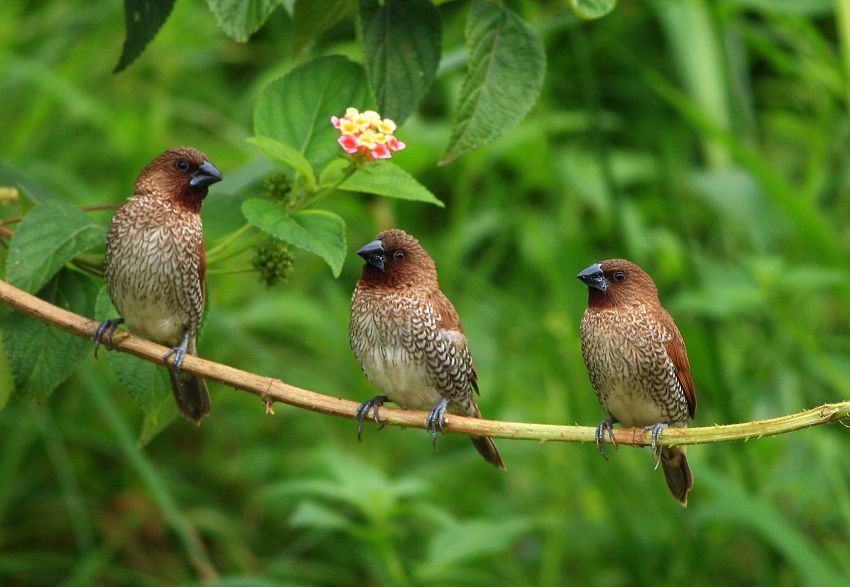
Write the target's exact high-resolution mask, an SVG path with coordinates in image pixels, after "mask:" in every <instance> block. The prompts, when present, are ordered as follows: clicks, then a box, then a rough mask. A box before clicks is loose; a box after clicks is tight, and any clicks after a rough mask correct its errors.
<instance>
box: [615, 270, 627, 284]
mask: <svg viewBox="0 0 850 587" xmlns="http://www.w3.org/2000/svg"><path fill="white" fill-rule="evenodd" d="M612 277H613V278H614V281H616V282H620V281H623V280H625V279H626V272H625V271H615V272H614V275H612Z"/></svg>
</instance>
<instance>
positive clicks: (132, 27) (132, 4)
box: [113, 0, 174, 73]
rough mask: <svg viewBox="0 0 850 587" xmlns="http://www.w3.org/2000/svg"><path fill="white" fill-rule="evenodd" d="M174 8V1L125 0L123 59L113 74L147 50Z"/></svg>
mask: <svg viewBox="0 0 850 587" xmlns="http://www.w3.org/2000/svg"><path fill="white" fill-rule="evenodd" d="M172 8H174V0H124V27H125V28H126V29H127V34H126V37H125V38H124V48H123V49H122V50H121V58H120V59H119V60H118V65H116V66H115V70H114V72H113V73H118V72H119V71H121V70H122V69H124V68H126V67H127V66H129V65H130V64H131V63H133V62H134V61H135V60H136V59H137V58H138V57H139V55H141V54H142V52H143V51H144V50H145V47H147V46H148V43H150V42H151V41H152V40H153V38H154V37H155V36H156V34H157V33H158V32H159V29H160V28H162V25H163V24H165V21H166V20H168V15H169V14H171V9H172Z"/></svg>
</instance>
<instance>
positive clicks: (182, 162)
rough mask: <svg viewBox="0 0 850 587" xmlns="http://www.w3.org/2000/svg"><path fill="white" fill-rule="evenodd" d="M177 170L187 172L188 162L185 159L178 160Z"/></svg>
mask: <svg viewBox="0 0 850 587" xmlns="http://www.w3.org/2000/svg"><path fill="white" fill-rule="evenodd" d="M176 165H177V169H179V170H180V171H189V162H188V161H186V160H185V159H179V160H178V161H177V163H176Z"/></svg>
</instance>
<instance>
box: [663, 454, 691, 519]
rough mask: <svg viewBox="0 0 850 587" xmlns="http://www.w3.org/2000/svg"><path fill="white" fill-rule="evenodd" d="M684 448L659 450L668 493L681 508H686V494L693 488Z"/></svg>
mask: <svg viewBox="0 0 850 587" xmlns="http://www.w3.org/2000/svg"><path fill="white" fill-rule="evenodd" d="M685 448H686V447H684V446H674V447H664V448H662V449H661V467H662V468H663V469H664V479H665V480H666V481H667V487H669V488H670V493H672V494H673V497H675V498H676V499H678V500H679V501H680V502H681V504H682V507H687V506H688V492H689V491H690V490H691V488H692V487H693V486H694V476H693V475H692V474H691V468H690V467H689V466H688V458H687V457H686V456H685V453H686V450H685Z"/></svg>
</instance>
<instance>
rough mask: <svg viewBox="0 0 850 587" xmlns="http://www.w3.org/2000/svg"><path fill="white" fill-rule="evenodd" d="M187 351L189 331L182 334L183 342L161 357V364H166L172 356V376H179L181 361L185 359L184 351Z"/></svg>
mask: <svg viewBox="0 0 850 587" xmlns="http://www.w3.org/2000/svg"><path fill="white" fill-rule="evenodd" d="M188 349H189V330H188V329H187V330H186V332H184V333H183V342H181V343H180V345H179V346H176V347H174V348H173V349H171V350H170V351H168V352H167V353H165V355H164V356H163V357H162V362H163V364H165V365H167V364H168V359H170V358H171V356H172V355H174V374H175V375H176V376H177V377H179V376H180V368H181V367H182V366H183V359H184V358H185V357H186V351H187V350H188Z"/></svg>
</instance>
